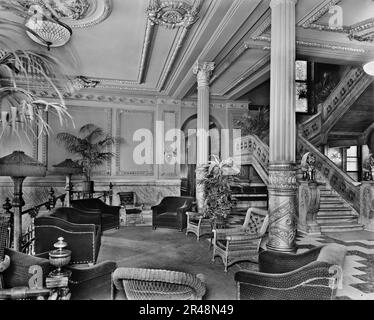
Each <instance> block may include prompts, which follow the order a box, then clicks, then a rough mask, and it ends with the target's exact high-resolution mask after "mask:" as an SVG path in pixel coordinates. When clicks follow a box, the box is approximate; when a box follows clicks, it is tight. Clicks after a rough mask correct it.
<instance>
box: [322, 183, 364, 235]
mask: <svg viewBox="0 0 374 320" xmlns="http://www.w3.org/2000/svg"><path fill="white" fill-rule="evenodd" d="M319 189H320V208H319V211H318V214H317V223H318V224H319V226H320V227H321V232H340V231H358V230H363V228H364V226H363V225H362V224H360V223H359V222H358V219H359V215H358V213H357V212H356V211H355V210H354V209H353V208H352V207H351V206H349V205H348V204H347V203H346V202H345V201H344V200H343V199H342V198H341V197H340V195H339V194H338V193H337V192H336V191H335V190H333V189H332V188H331V187H330V186H328V185H327V184H322V185H321V186H320V187H319Z"/></svg>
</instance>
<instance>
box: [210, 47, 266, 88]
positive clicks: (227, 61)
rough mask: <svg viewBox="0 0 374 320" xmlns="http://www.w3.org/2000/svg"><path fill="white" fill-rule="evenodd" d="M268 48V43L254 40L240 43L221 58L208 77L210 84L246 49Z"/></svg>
mask: <svg viewBox="0 0 374 320" xmlns="http://www.w3.org/2000/svg"><path fill="white" fill-rule="evenodd" d="M250 49H254V50H270V47H269V46H268V45H264V44H256V43H254V42H247V41H244V42H243V43H241V45H240V46H239V48H238V49H237V50H236V51H233V52H231V54H230V55H228V56H227V57H226V59H225V60H223V61H222V62H221V63H220V65H219V66H218V67H217V68H216V70H215V72H214V75H213V76H212V77H211V79H210V85H212V84H213V83H214V82H215V81H216V80H217V79H218V78H219V77H220V76H221V75H222V74H223V73H225V72H226V71H227V70H228V69H229V68H230V67H231V66H232V65H233V64H234V63H235V62H236V61H237V60H238V59H239V58H240V57H241V56H242V55H243V54H244V53H246V52H247V50H250Z"/></svg>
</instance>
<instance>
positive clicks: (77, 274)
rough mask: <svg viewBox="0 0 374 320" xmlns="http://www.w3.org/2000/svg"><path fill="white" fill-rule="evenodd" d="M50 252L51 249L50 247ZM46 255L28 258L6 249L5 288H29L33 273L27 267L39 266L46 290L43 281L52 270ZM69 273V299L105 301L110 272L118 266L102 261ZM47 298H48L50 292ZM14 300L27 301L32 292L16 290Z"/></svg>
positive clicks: (108, 295) (109, 290)
mask: <svg viewBox="0 0 374 320" xmlns="http://www.w3.org/2000/svg"><path fill="white" fill-rule="evenodd" d="M50 249H51V250H53V249H54V248H53V247H52V248H50ZM48 253H49V252H45V253H43V254H41V255H37V256H31V255H28V254H25V253H21V252H17V251H14V250H11V249H5V254H6V255H8V256H9V257H10V266H9V268H8V269H7V270H6V271H5V272H4V273H3V276H4V289H10V288H21V287H22V288H26V287H28V286H29V279H30V277H31V276H32V274H30V273H29V268H30V267H31V266H34V265H38V266H40V267H41V268H42V271H43V286H44V287H45V279H46V277H47V276H48V274H49V272H50V271H52V269H53V268H54V267H53V266H52V265H50V263H49V260H48ZM67 268H68V269H70V270H71V271H72V275H71V279H70V281H69V289H70V292H71V298H70V299H71V300H90V299H94V300H95V299H98V300H99V299H100V300H107V299H110V297H111V287H112V286H111V281H112V273H113V271H114V270H115V269H116V268H117V264H116V263H115V262H113V261H103V262H101V263H98V264H96V265H94V266H88V267H87V266H84V267H82V266H76V265H74V266H73V265H71V266H68V267H67ZM45 291H46V292H47V295H46V298H48V295H49V292H48V291H49V290H45ZM15 292H16V293H17V295H16V297H11V298H13V299H14V298H15V299H30V298H32V297H33V296H35V293H33V292H31V293H29V292H27V291H26V290H25V291H22V290H17V291H15Z"/></svg>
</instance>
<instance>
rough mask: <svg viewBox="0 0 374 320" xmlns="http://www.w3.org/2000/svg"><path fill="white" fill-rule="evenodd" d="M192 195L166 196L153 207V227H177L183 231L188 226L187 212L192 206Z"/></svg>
mask: <svg viewBox="0 0 374 320" xmlns="http://www.w3.org/2000/svg"><path fill="white" fill-rule="evenodd" d="M193 202H194V198H192V197H165V198H163V199H162V200H161V202H160V204H158V205H156V206H153V207H152V227H153V229H156V228H157V227H167V228H176V229H178V230H179V231H182V230H183V229H185V228H186V226H187V216H186V212H187V211H189V210H190V209H191V208H192V205H193Z"/></svg>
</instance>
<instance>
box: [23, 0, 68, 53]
mask: <svg viewBox="0 0 374 320" xmlns="http://www.w3.org/2000/svg"><path fill="white" fill-rule="evenodd" d="M29 12H30V13H31V16H30V17H29V18H28V19H27V20H26V23H25V26H26V33H27V35H28V36H29V37H30V38H31V39H32V40H33V41H35V42H36V43H39V44H41V45H43V46H46V47H47V48H48V50H50V48H51V47H60V46H63V45H64V44H66V43H67V42H68V41H69V40H70V37H71V35H72V34H73V31H72V30H71V28H70V27H69V26H68V25H67V24H65V23H63V22H61V21H60V20H59V19H58V18H57V17H56V16H54V15H53V14H51V13H50V12H47V11H46V10H45V9H43V8H42V7H41V6H40V5H32V6H31V7H30V10H29Z"/></svg>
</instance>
